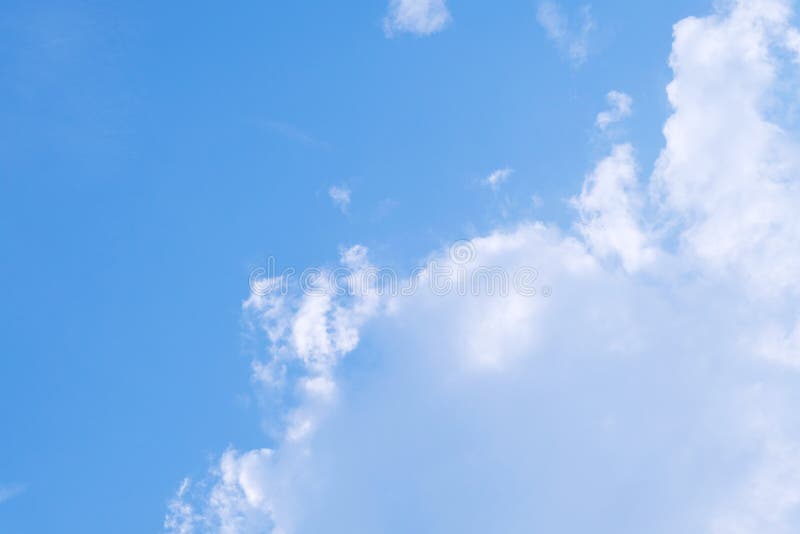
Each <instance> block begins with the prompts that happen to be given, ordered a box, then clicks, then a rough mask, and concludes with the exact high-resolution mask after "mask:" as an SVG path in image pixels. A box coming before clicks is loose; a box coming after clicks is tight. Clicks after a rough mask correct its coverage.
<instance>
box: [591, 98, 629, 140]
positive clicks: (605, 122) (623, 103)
mask: <svg viewBox="0 0 800 534" xmlns="http://www.w3.org/2000/svg"><path fill="white" fill-rule="evenodd" d="M606 100H608V103H609V105H610V106H611V108H610V109H608V110H606V111H602V112H600V113H598V114H597V119H596V120H595V124H596V125H597V127H598V128H600V129H601V130H605V129H606V128H608V127H609V126H611V125H612V124H614V123H615V122H619V121H621V120H623V119H626V118H627V117H630V115H631V113H632V112H633V99H632V98H631V97H630V96H628V95H626V94H625V93H621V92H619V91H611V92H610V93H608V95H606Z"/></svg>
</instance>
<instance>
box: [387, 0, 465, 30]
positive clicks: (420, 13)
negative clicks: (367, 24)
mask: <svg viewBox="0 0 800 534" xmlns="http://www.w3.org/2000/svg"><path fill="white" fill-rule="evenodd" d="M450 20H451V17H450V12H449V11H448V10H447V4H446V3H445V0H390V2H389V12H388V13H387V15H386V17H385V18H384V19H383V29H384V32H385V33H386V36H387V37H391V36H393V35H395V34H397V33H413V34H416V35H430V34H432V33H436V32H439V31H441V30H443V29H444V28H445V27H446V26H447V25H448V24H449V23H450Z"/></svg>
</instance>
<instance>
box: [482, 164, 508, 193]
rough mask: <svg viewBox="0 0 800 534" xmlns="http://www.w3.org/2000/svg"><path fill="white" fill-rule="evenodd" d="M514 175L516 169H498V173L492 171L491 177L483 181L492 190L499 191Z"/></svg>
mask: <svg viewBox="0 0 800 534" xmlns="http://www.w3.org/2000/svg"><path fill="white" fill-rule="evenodd" d="M513 173H514V169H511V168H509V167H505V168H503V169H497V170H496V171H492V173H491V174H489V176H487V177H486V178H484V179H483V184H484V185H487V186H489V187H490V188H492V189H497V188H498V187H500V185H501V184H503V183H504V182H505V181H506V180H508V177H509V176H511V175H512V174H513Z"/></svg>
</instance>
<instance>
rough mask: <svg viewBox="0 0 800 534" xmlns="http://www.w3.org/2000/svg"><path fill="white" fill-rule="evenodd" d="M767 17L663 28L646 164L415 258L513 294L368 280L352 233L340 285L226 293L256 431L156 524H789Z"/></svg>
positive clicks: (797, 172)
mask: <svg viewBox="0 0 800 534" xmlns="http://www.w3.org/2000/svg"><path fill="white" fill-rule="evenodd" d="M401 4H402V5H405V4H409V5H411V4H413V3H412V2H409V3H405V2H400V3H396V4H393V9H394V8H395V7H397V5H401ZM422 4H425V5H430V3H426V2H423V3H422ZM441 5H442V8H443V4H441ZM423 11H425V10H423ZM425 13H427V11H425ZM790 17H791V10H790V6H789V4H788V3H786V2H783V1H781V0H749V1H745V0H740V1H738V2H732V3H730V5H727V7H724V8H720V10H719V11H718V12H717V13H715V14H713V15H711V16H707V17H704V18H688V19H685V20H682V21H680V22H679V23H677V24H676V25H675V27H674V42H673V48H672V54H671V57H670V65H671V67H672V70H673V73H674V78H673V80H672V82H671V83H670V84H669V86H668V88H667V92H668V95H669V100H670V103H671V105H672V108H673V111H672V114H671V116H670V117H669V119H668V120H667V123H666V125H665V126H664V135H665V145H664V147H663V149H662V151H661V154H660V155H659V157H658V160H657V161H656V162H655V164H654V167H653V169H654V170H653V172H652V175H651V176H650V178H649V179H648V180H644V179H643V178H642V177H641V170H640V169H641V168H642V166H641V165H640V164H639V163H637V161H636V152H635V149H634V144H632V143H623V144H619V145H616V146H614V147H612V148H611V151H610V154H609V155H608V156H607V157H606V158H604V159H602V160H601V161H600V162H599V163H598V164H597V166H596V167H595V168H594V169H593V170H592V171H591V172H590V173H589V174H588V176H587V178H586V180H585V183H584V186H583V188H582V190H581V191H580V192H578V193H577V194H576V196H575V197H574V198H573V199H572V206H573V208H574V209H575V211H576V219H575V232H574V234H573V233H571V232H565V231H563V230H561V229H559V228H557V227H555V226H553V225H549V224H545V223H541V222H520V223H519V225H518V226H517V227H516V229H514V230H510V231H508V230H505V231H497V232H494V233H492V234H490V235H486V236H483V237H476V238H474V239H472V240H471V241H470V242H469V246H468V250H469V254H468V255H467V256H464V257H462V256H459V255H456V254H449V253H448V252H446V251H439V252H436V253H434V254H433V255H432V259H434V260H436V261H437V262H438V264H439V265H444V266H450V267H461V268H463V269H466V270H467V272H468V273H471V272H474V271H476V270H478V269H480V268H481V267H482V266H499V267H502V268H503V269H504V270H505V271H507V272H517V271H519V269H520V268H523V267H525V266H535V267H536V269H537V272H538V276H537V277H536V287H537V289H538V291H537V292H536V294H535V295H523V294H520V293H519V292H513V291H512V292H509V293H505V294H495V295H488V294H481V295H478V296H474V295H460V294H458V292H449V293H447V294H446V295H442V294H439V295H437V294H434V293H435V292H434V291H431V290H430V289H431V288H430V287H429V286H428V285H426V284H429V283H430V280H431V272H430V270H429V271H426V272H423V273H421V274H420V276H419V278H418V281H419V283H420V287H419V289H418V290H417V291H416V292H414V293H413V294H410V295H405V296H397V295H395V296H391V295H390V296H387V295H382V294H381V291H380V289H381V288H380V287H379V286H378V285H377V284H374V283H371V282H370V280H369V278H368V277H367V274H368V273H369V268H370V264H369V261H368V258H367V252H366V249H364V248H363V247H360V246H356V247H353V248H351V249H348V250H345V251H344V252H343V254H342V258H341V262H340V263H341V265H342V266H343V267H346V268H347V272H348V273H350V274H349V278H348V279H347V280H348V282H349V284H350V288H351V289H352V291H351V292H350V293H351V294H350V295H345V296H342V295H338V294H337V293H336V292H335V291H333V288H331V287H330V286H328V285H326V284H324V283H322V282H319V283H318V284H317V285H316V286H315V289H316V291H313V292H306V293H298V292H289V293H288V294H277V293H269V294H264V295H262V294H253V295H251V296H250V297H249V298H248V299H247V301H246V302H245V303H244V316H245V318H246V320H247V322H248V324H249V325H250V326H251V327H252V329H253V331H254V332H258V333H260V335H261V336H262V338H263V341H264V345H265V346H266V347H267V348H266V350H265V351H264V355H263V357H262V358H260V359H258V360H257V361H255V362H254V363H253V369H254V373H253V374H254V379H255V381H256V383H257V384H258V387H259V388H260V391H261V394H262V395H263V396H264V399H265V400H266V401H267V402H270V401H271V404H272V405H274V406H277V407H280V410H279V411H277V412H271V413H270V419H269V421H270V423H271V426H270V430H271V435H272V436H273V438H274V442H275V445H274V446H273V447H271V448H269V449H257V450H251V451H244V452H240V451H237V450H234V449H231V450H228V451H226V452H225V453H224V454H223V455H222V457H221V459H220V461H219V462H218V464H217V465H216V466H215V467H214V468H213V469H212V472H211V475H210V477H209V479H208V480H206V481H204V482H202V483H200V484H196V485H192V484H191V483H188V482H186V483H184V484H183V485H182V487H181V490H180V492H179V493H178V495H177V496H176V498H175V501H174V502H173V503H172V504H171V505H170V509H169V515H168V517H167V526H168V530H170V531H172V532H182V533H183V532H194V531H220V532H237V533H238V532H242V533H249V532H276V533H277V532H280V533H314V532H342V533H345V532H347V533H354V532H364V533H373V532H462V533H469V532H475V533H485V532H504V533H512V532H562V533H585V532H615V533H641V532H648V533H664V534H667V533H670V534H674V533H676V532H698V533H708V534H789V533H792V532H797V531H798V529H800V520H799V519H798V517H800V425H799V424H798V422H797V417H796V415H795V411H796V410H795V409H794V407H796V406H797V405H798V400H800V399H798V396H800V393H799V392H800V388H798V386H800V376H798V375H797V374H796V373H797V368H798V366H800V341H798V340H799V339H800V334H798V332H800V326H799V325H800V323H798V318H799V317H800V307H798V296H800V279H798V273H800V224H798V220H797V213H798V209H800V161H798V156H797V155H798V154H800V146H798V139H797V136H796V132H794V131H792V130H791V129H790V128H789V127H788V126H787V125H784V124H781V123H780V122H779V120H778V119H777V118H780V117H783V116H784V111H787V110H791V109H793V108H794V106H796V105H797V95H796V94H794V93H793V92H791V91H785V87H786V84H787V82H788V81H790V80H796V76H797V74H798V72H797V69H798V66H797V63H796V62H795V61H794V59H795V57H796V53H797V49H798V46H797V42H798V38H797V35H798V34H797V31H796V30H795V28H793V27H792V26H791V25H790V22H789V21H790ZM541 18H542V15H541V12H540V19H541ZM545 19H546V20H550V22H549V23H547V24H551V23H552V24H551V25H552V26H553V27H554V28H556V29H558V28H560V27H561V26H559V24H560V23H559V24H555V23H553V21H552V20H551V19H549V18H547V17H545ZM555 20H556V21H558V19H555ZM543 24H545V23H544V22H543ZM547 24H545V25H546V27H547ZM423 27H426V28H427V27H429V26H424V25H423ZM548 31H549V30H548ZM420 33H424V32H420ZM554 34H555V35H559V33H558V32H554ZM575 54H577V56H578V57H585V54H584V55H583V56H581V54H579V53H577V52H576V53H575ZM612 103H614V102H612ZM618 104H619V103H618V102H617V103H615V105H616V108H615V109H617V110H618V111H617V113H618V115H619V116H620V117H621V115H624V113H623V112H621V111H619V109H621V108H624V106H622V105H618ZM616 116H617V115H615V117H616ZM599 122H600V121H598V123H599ZM610 122H612V121H611V120H609V122H608V123H610ZM653 127H654V128H658V127H659V125H653ZM551 290H552V294H550V291H551ZM356 348H358V350H356ZM349 358H355V359H359V360H360V361H361V363H365V362H368V365H366V366H361V367H359V371H358V372H353V371H352V369H351V368H350V367H349V366H348V364H347V362H348V359H349ZM364 368H366V369H367V370H366V371H364V370H363V369H364Z"/></svg>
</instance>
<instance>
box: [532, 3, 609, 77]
mask: <svg viewBox="0 0 800 534" xmlns="http://www.w3.org/2000/svg"><path fill="white" fill-rule="evenodd" d="M536 18H537V20H538V21H539V24H540V25H541V26H542V28H544V31H545V32H546V33H547V37H548V38H549V39H550V40H551V41H553V42H554V43H555V45H556V46H557V47H558V48H559V50H561V52H562V53H563V54H565V55H566V56H567V57H568V58H569V59H570V61H572V62H573V63H574V64H575V65H580V64H582V63H584V62H585V61H586V59H587V58H588V56H589V36H590V34H591V33H592V31H593V30H594V28H595V22H594V19H593V18H592V15H591V10H590V8H589V6H584V7H583V8H581V10H580V24H579V25H577V26H575V25H574V24H573V23H572V21H571V20H570V19H569V17H568V16H567V15H566V14H565V13H564V11H563V9H562V8H561V6H559V5H558V4H556V3H555V2H549V1H546V2H542V3H541V4H539V10H538V12H537V16H536Z"/></svg>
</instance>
